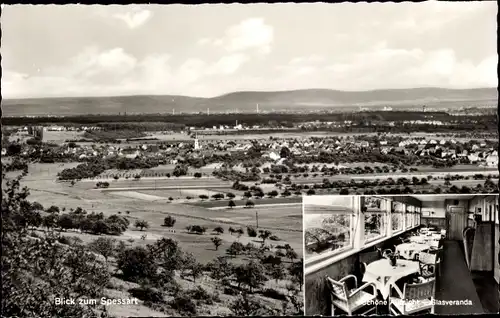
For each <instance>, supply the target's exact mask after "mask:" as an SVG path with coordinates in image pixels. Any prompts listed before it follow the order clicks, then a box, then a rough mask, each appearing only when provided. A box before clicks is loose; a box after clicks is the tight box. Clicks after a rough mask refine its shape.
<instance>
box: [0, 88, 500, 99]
mask: <svg viewBox="0 0 500 318" xmlns="http://www.w3.org/2000/svg"><path fill="white" fill-rule="evenodd" d="M417 89H441V90H451V91H464V90H479V89H497V91H498V86H497V87H493V86H489V87H488V86H483V87H469V88H448V87H438V86H421V87H408V88H378V89H368V90H340V89H333V88H299V89H283V90H269V91H267V90H240V91H232V92H228V93H224V94H220V95H215V96H212V97H200V96H190V95H181V94H124V95H103V96H96V95H92V96H81V95H77V96H39V97H9V98H4V97H3V96H2V100H28V99H63V98H113V97H145V96H158V97H160V96H175V97H188V98H198V99H214V98H219V97H223V96H227V95H231V94H237V93H285V92H297V91H335V92H346V93H366V92H376V91H401V90H417Z"/></svg>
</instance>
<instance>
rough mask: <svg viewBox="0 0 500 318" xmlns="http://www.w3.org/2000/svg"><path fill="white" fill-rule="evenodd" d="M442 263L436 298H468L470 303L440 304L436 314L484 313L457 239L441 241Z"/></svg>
mask: <svg viewBox="0 0 500 318" xmlns="http://www.w3.org/2000/svg"><path fill="white" fill-rule="evenodd" d="M443 247H444V253H443V263H442V271H441V276H440V277H439V279H438V282H437V286H436V287H437V288H436V289H437V290H436V299H437V300H451V301H453V300H470V301H471V303H472V304H471V305H441V306H436V308H435V312H436V314H441V315H457V314H484V313H487V311H486V310H485V309H484V308H483V304H482V302H481V299H480V298H479V295H478V293H477V290H476V285H475V284H474V280H473V279H472V275H471V273H470V271H469V269H468V268H467V264H466V263H465V256H464V253H463V248H460V244H459V242H458V241H445V242H444V243H443ZM497 295H498V294H497Z"/></svg>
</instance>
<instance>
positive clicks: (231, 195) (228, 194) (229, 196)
mask: <svg viewBox="0 0 500 318" xmlns="http://www.w3.org/2000/svg"><path fill="white" fill-rule="evenodd" d="M226 197H228V198H229V199H234V198H235V197H236V195H234V193H232V192H229V193H226Z"/></svg>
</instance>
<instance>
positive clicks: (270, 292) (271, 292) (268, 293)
mask: <svg viewBox="0 0 500 318" xmlns="http://www.w3.org/2000/svg"><path fill="white" fill-rule="evenodd" d="M262 296H265V297H269V298H273V299H277V300H287V298H286V295H284V294H282V293H281V292H279V291H277V290H276V289H273V288H266V289H265V290H264V291H263V292H262Z"/></svg>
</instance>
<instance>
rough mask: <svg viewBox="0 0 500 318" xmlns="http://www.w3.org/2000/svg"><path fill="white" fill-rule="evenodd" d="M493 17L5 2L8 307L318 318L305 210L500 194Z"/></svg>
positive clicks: (340, 8)
mask: <svg viewBox="0 0 500 318" xmlns="http://www.w3.org/2000/svg"><path fill="white" fill-rule="evenodd" d="M496 10H497V7H496V4H495V3H488V2H486V3H477V2H471V3H465V2H464V3H437V2H424V3H406V4H349V3H344V4H303V5H300V4H276V5H269V4H257V5H251V6H250V5H198V6H187V5H169V6H161V5H141V6H97V5H95V6H79V5H65V6H56V5H51V6H23V5H12V6H4V7H3V10H2V18H1V19H2V21H1V22H2V48H1V54H2V139H1V142H2V150H1V151H2V249H3V255H2V280H3V282H4V283H3V286H2V291H3V294H4V295H7V297H4V298H3V299H2V308H3V309H2V310H3V313H2V314H3V315H5V316H20V317H26V316H34V315H36V316H39V315H41V316H58V317H61V316H62V317H66V316H90V317H92V316H109V317H125V316H127V317H129V316H207V315H210V316H230V315H233V316H235V315H236V316H248V315H303V314H304V255H305V254H307V253H309V254H310V251H309V250H306V252H304V233H303V215H302V201H303V198H304V197H310V196H313V195H320V194H330V195H346V196H348V195H398V194H405V195H409V194H412V195H426V194H457V195H461V194H471V195H472V194H477V193H498V187H497V185H498V152H497V150H498V130H497V126H498V121H497V105H498V93H497V88H496V87H497V82H498V80H497V75H496V66H497V60H498V58H497V53H496V41H492V39H494V37H495V34H496V33H495V32H496V20H495V15H496ZM411 21H413V22H411ZM394 25H397V26H398V27H397V28H395V27H394ZM292 26H293V27H292ZM180 34H182V36H180ZM326 39H328V40H326ZM305 257H306V258H307V257H308V255H305ZM33 299H35V300H36V301H33Z"/></svg>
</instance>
